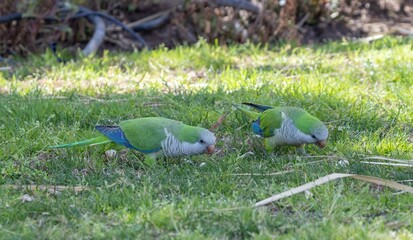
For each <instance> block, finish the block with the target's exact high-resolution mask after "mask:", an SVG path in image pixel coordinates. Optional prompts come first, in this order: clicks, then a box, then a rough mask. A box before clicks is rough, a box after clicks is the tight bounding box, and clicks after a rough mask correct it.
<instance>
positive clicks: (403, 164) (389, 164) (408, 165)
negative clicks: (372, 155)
mask: <svg viewBox="0 0 413 240" xmlns="http://www.w3.org/2000/svg"><path fill="white" fill-rule="evenodd" d="M361 163H367V164H373V165H386V166H394V167H413V163H389V162H366V161H363V162H361Z"/></svg>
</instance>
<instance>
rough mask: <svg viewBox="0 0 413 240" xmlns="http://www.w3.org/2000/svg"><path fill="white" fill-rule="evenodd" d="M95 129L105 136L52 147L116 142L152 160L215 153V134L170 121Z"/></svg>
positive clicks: (142, 120) (142, 121)
mask: <svg viewBox="0 0 413 240" xmlns="http://www.w3.org/2000/svg"><path fill="white" fill-rule="evenodd" d="M95 128H96V130H98V131H99V132H100V133H102V134H103V136H99V137H95V138H92V139H88V140H85V141H80V142H74V143H69V144H62V145H57V146H51V147H49V148H62V147H73V146H78V145H97V144H103V143H109V142H115V143H117V144H120V145H123V146H125V147H127V148H131V149H134V150H137V151H139V152H141V153H143V154H145V156H146V157H147V158H150V159H152V160H154V159H156V158H157V157H159V156H166V157H178V156H191V155H197V154H202V153H205V152H206V153H213V152H214V150H215V136H214V134H213V133H212V132H210V131H209V130H207V129H205V128H201V127H194V126H189V125H186V124H184V123H182V122H179V121H175V120H171V119H167V118H161V117H148V118H138V119H132V120H126V121H123V122H120V123H119V126H96V127H95Z"/></svg>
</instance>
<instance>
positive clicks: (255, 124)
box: [252, 118, 262, 136]
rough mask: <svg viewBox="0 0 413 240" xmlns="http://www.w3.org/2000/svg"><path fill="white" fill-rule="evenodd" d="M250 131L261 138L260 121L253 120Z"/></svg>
mask: <svg viewBox="0 0 413 240" xmlns="http://www.w3.org/2000/svg"><path fill="white" fill-rule="evenodd" d="M252 131H253V132H254V133H255V134H258V135H260V136H262V129H261V127H260V119H259V118H258V119H257V120H255V121H254V122H252Z"/></svg>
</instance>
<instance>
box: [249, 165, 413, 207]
mask: <svg viewBox="0 0 413 240" xmlns="http://www.w3.org/2000/svg"><path fill="white" fill-rule="evenodd" d="M344 177H351V178H354V179H358V180H363V181H366V182H371V183H375V184H378V185H384V186H387V187H391V188H394V189H397V190H401V191H405V192H409V193H413V188H412V187H410V186H406V185H403V184H400V183H397V182H394V181H390V180H386V179H382V178H376V177H370V176H364V175H358V174H348V173H332V174H330V175H327V176H324V177H321V178H319V179H317V180H315V181H313V182H309V183H306V184H304V185H301V186H299V187H296V188H292V189H290V190H287V191H285V192H282V193H279V194H276V195H274V196H272V197H269V198H267V199H264V200H262V201H259V202H257V203H255V207H260V206H264V205H267V204H269V203H272V202H275V201H277V200H280V199H283V198H286V197H289V196H292V195H295V194H297V193H301V192H304V191H306V190H309V189H311V188H313V187H316V186H319V185H322V184H324V183H327V182H330V181H332V180H335V179H338V178H344Z"/></svg>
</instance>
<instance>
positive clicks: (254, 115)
mask: <svg viewBox="0 0 413 240" xmlns="http://www.w3.org/2000/svg"><path fill="white" fill-rule="evenodd" d="M234 106H235V107H236V108H237V109H238V110H240V111H241V112H242V113H243V114H244V115H245V116H247V117H249V118H251V119H252V120H257V119H258V118H259V117H260V115H261V113H258V112H252V111H250V110H247V109H245V108H242V107H240V106H238V105H235V104H234Z"/></svg>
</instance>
